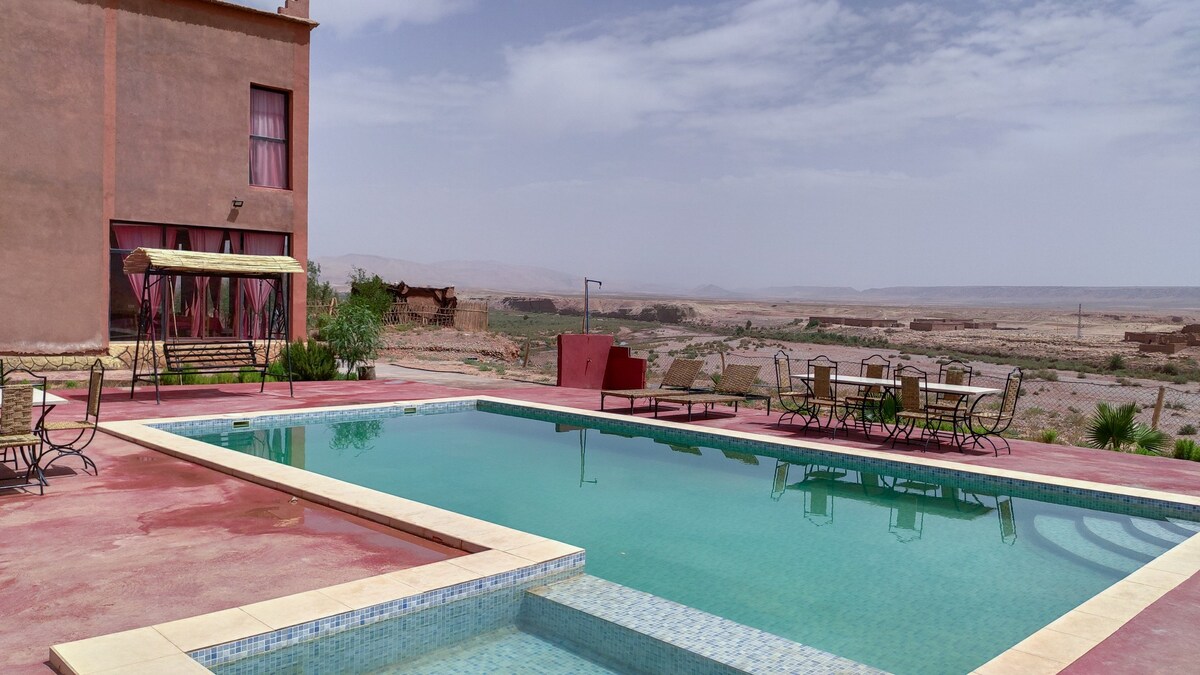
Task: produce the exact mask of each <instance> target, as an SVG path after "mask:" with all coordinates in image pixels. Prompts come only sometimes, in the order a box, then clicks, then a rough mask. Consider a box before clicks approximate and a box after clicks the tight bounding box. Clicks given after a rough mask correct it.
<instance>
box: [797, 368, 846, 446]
mask: <svg viewBox="0 0 1200 675" xmlns="http://www.w3.org/2000/svg"><path fill="white" fill-rule="evenodd" d="M837 379H838V363H837V361H834V360H833V359H831V358H829V357H828V356H824V355H821V356H817V357H815V358H811V359H809V360H808V380H807V381H806V384H807V385H808V396H807V397H806V399H805V401H804V405H805V407H807V408H809V409H810V410H812V415H813V421H814V422H817V423H818V424H820V415H821V411H822V410H828V411H829V416H828V418H827V422H826V425H827V426H828V427H829V428H830V430H831V432H832V434H833V435H834V436H837V427H835V426H833V421H834V420H835V419H836V420H837V421H838V422H845V420H846V413H845V402H844V401H841V400H839V399H838V397H837ZM839 409H840V410H841V411H842V413H841V414H840V415H839V414H838V410H839ZM805 426H806V427H807V425H805Z"/></svg>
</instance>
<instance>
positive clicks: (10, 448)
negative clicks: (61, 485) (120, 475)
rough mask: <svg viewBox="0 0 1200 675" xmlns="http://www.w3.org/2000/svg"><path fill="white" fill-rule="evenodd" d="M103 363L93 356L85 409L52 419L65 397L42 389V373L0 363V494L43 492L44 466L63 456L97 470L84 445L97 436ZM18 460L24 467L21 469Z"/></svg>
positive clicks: (43, 378)
mask: <svg viewBox="0 0 1200 675" xmlns="http://www.w3.org/2000/svg"><path fill="white" fill-rule="evenodd" d="M103 385H104V366H103V365H102V364H101V363H100V361H99V360H97V361H96V362H95V363H94V364H93V366H92V369H91V372H90V376H89V381H88V396H87V401H86V404H85V407H86V409H85V411H83V413H82V414H79V413H76V411H74V410H71V411H69V412H71V413H75V414H72V415H70V416H69V418H64V419H57V417H58V416H55V417H52V416H51V413H52V412H53V411H54V410H55V408H57V407H58V406H60V405H63V404H68V403H71V402H72V401H70V400H69V399H66V398H63V397H62V396H58V395H57V394H54V393H51V392H49V391H47V388H46V378H45V377H44V376H41V375H38V374H36V373H34V372H32V371H30V370H28V369H26V368H19V367H18V368H10V369H8V370H4V369H3V368H2V367H0V494H7V493H9V492H13V491H28V490H31V489H33V488H36V489H37V490H38V493H39V494H45V488H46V486H47V485H48V481H47V480H46V472H47V469H49V468H50V465H51V464H54V463H55V462H57V461H59V460H60V459H63V458H66V457H76V458H78V459H79V460H80V461H82V463H83V468H84V469H85V470H87V469H88V468H90V469H91V470H92V471H93V472H95V473H98V472H99V469H98V468H97V467H96V463H95V462H94V461H93V460H92V458H90V457H88V456H87V455H85V454H84V449H85V448H86V447H87V446H88V445H89V444H90V443H91V441H92V439H93V438H94V437H95V435H96V431H97V428H98V425H99V417H100V395H101V390H102V388H103ZM22 465H23V468H22Z"/></svg>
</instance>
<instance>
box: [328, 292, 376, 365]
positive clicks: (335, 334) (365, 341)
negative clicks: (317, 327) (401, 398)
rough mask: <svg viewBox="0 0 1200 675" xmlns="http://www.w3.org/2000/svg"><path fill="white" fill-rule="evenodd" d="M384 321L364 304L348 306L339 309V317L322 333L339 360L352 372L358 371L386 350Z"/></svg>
mask: <svg viewBox="0 0 1200 675" xmlns="http://www.w3.org/2000/svg"><path fill="white" fill-rule="evenodd" d="M382 333H383V322H382V321H381V320H380V318H379V316H378V315H377V314H375V312H374V311H373V310H372V309H371V308H370V307H368V306H366V305H364V304H356V303H346V304H344V305H342V306H341V307H340V308H339V309H338V313H337V316H335V317H334V318H333V320H332V321H330V322H329V325H327V326H325V329H324V330H323V331H322V334H323V335H324V336H325V340H326V341H327V342H328V343H329V347H330V348H331V349H332V350H333V353H334V354H335V355H336V356H337V358H338V359H339V360H341V361H342V362H343V363H345V364H346V369H347V371H348V372H349V373H351V374H353V373H355V372H357V369H358V367H359V366H365V365H368V364H370V363H371V362H373V361H374V360H375V359H377V358H379V350H380V348H382V347H383V339H382Z"/></svg>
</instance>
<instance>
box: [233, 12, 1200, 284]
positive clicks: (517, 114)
mask: <svg viewBox="0 0 1200 675" xmlns="http://www.w3.org/2000/svg"><path fill="white" fill-rule="evenodd" d="M240 1H241V2H243V3H245V4H250V5H254V6H259V7H265V8H268V9H273V8H274V7H276V6H278V5H279V4H280V0H240ZM311 4H312V8H313V9H312V11H313V14H314V18H315V19H317V20H318V21H320V22H321V23H322V25H321V27H320V28H318V29H317V30H316V31H315V32H314V35H313V50H312V72H313V79H312V138H311V141H312V152H311V157H310V162H311V165H310V170H311V176H312V185H311V212H310V232H311V242H312V244H311V252H312V254H313V255H334V254H340V253H372V254H377V255H384V256H390V257H397V258H405V259H409V260H415V261H420V262H435V261H439V260H451V259H460V260H462V259H466V260H500V261H504V262H509V263H515V264H530V265H540V266H545V267H550V268H554V269H559V270H563V271H566V272H571V273H575V274H579V275H584V274H586V275H589V276H592V277H596V278H600V279H605V280H610V279H611V280H612V281H614V282H616V281H621V280H646V281H655V282H660V283H673V284H680V285H682V286H685V287H687V286H698V285H700V284H705V283H714V284H718V285H721V286H725V287H731V288H734V287H751V286H762V285H793V284H796V285H845V286H855V287H859V288H864V287H870V286H890V285H926V284H928V285H959V284H1055V285H1058V284H1062V285H1076V284H1080V285H1200V274H1197V268H1198V264H1197V262H1198V258H1200V2H1198V1H1197V0H1144V1H1140V2H1107V1H1103V0H1093V1H1082V0H1076V1H1069V0H1054V1H1048V2H1017V1H1009V0H991V1H985V0H980V1H975V0H972V1H961V0H954V1H947V2H908V3H901V2H887V1H884V0H859V1H853V0H846V1H844V2H826V1H819V0H729V1H699V0H696V1H687V0H678V1H675V2H669V1H666V0H506V1H502V0H312V3H311Z"/></svg>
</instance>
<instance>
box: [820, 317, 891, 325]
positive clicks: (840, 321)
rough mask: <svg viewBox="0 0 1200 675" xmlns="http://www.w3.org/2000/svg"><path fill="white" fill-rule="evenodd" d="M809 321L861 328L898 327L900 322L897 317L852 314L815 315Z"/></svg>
mask: <svg viewBox="0 0 1200 675" xmlns="http://www.w3.org/2000/svg"><path fill="white" fill-rule="evenodd" d="M808 320H809V321H816V322H817V323H819V324H821V325H822V326H858V327H860V328H898V327H899V326H900V322H899V321H896V320H895V319H863V318H859V317H850V316H813V317H809V319H808Z"/></svg>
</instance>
